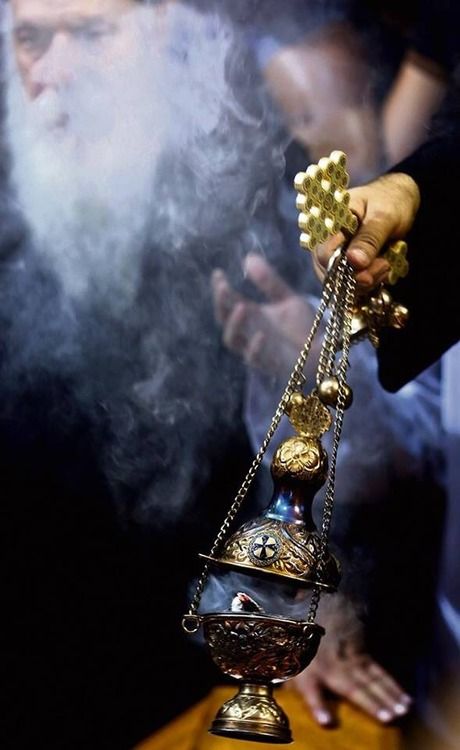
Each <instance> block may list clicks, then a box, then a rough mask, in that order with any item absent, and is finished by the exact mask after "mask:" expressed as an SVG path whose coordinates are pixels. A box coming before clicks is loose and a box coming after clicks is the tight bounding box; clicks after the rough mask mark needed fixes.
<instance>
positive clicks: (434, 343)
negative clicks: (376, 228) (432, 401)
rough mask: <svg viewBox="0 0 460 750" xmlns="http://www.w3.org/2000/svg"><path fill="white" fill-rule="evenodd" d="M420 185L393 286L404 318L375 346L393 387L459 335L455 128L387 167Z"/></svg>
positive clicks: (459, 172) (459, 131) (385, 381)
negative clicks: (402, 270)
mask: <svg viewBox="0 0 460 750" xmlns="http://www.w3.org/2000/svg"><path fill="white" fill-rule="evenodd" d="M391 171H392V172H404V173H406V174H409V175H410V176H411V177H413V178H414V180H415V181H416V182H417V184H418V186H419V188H420V194H421V204H420V209H419V212H418V214H417V218H416V220H415V223H414V226H413V228H412V230H411V232H410V234H409V235H408V238H407V241H408V244H409V254H408V257H409V262H410V271H409V274H408V276H407V277H406V278H405V279H403V280H401V281H400V282H399V283H398V284H397V285H396V287H395V290H394V297H395V299H396V300H397V301H398V302H401V303H402V304H405V305H406V306H407V307H408V308H409V311H410V319H409V323H408V325H407V327H406V328H405V329H404V330H403V331H393V330H391V331H390V330H386V331H384V333H383V334H382V337H381V345H380V348H379V350H378V360H379V378H380V381H381V383H382V385H383V386H384V388H386V389H387V390H390V391H396V390H398V389H399V388H401V387H402V386H403V385H404V384H405V383H407V382H408V381H410V380H412V379H413V378H414V377H416V376H417V375H418V374H419V373H420V372H422V371H423V370H424V369H425V368H426V367H428V366H429V365H430V364H432V363H433V362H435V361H436V360H437V359H439V357H440V356H441V355H442V354H443V353H444V352H445V351H446V350H447V349H449V348H450V347H451V346H452V345H453V344H455V343H456V342H457V341H458V340H459V338H460V279H459V276H460V201H459V197H460V190H459V183H460V127H459V124H458V123H456V124H455V125H454V127H452V128H451V129H450V132H449V133H448V134H445V135H444V136H442V137H438V138H436V139H434V140H432V141H430V142H428V143H426V144H425V145H423V146H422V147H421V148H420V149H418V150H417V151H416V152H415V153H414V154H413V155H412V156H410V157H409V158H408V159H405V160H404V161H403V162H401V163H400V164H398V165H396V166H395V167H393V169H392V170H391Z"/></svg>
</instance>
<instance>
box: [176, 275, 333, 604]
mask: <svg viewBox="0 0 460 750" xmlns="http://www.w3.org/2000/svg"><path fill="white" fill-rule="evenodd" d="M340 275H341V274H340V263H339V262H336V263H335V264H334V265H333V266H332V268H331V269H330V271H329V273H328V275H327V276H326V279H325V282H324V287H323V293H322V295H321V301H320V304H319V307H318V310H317V313H316V315H315V318H314V320H313V324H312V327H311V330H310V333H309V335H308V338H307V340H306V341H305V344H304V346H303V348H302V350H301V352H300V355H299V357H298V359H297V362H296V363H295V365H294V368H293V370H292V372H291V375H290V377H289V380H288V383H287V386H286V388H285V390H284V393H283V395H282V396H281V400H280V402H279V404H278V406H277V408H276V411H275V414H274V416H273V418H272V421H271V423H270V426H269V428H268V430H267V434H266V435H265V438H264V440H263V443H262V445H261V447H260V448H259V451H258V453H257V454H256V456H255V458H254V460H253V462H252V464H251V466H250V468H249V471H248V473H247V474H246V476H245V478H244V480H243V483H242V485H241V487H240V489H239V490H238V492H237V494H236V496H235V499H234V500H233V503H232V505H231V506H230V509H229V511H228V513H227V515H226V516H225V519H224V521H223V523H222V526H221V527H220V530H219V533H218V534H217V536H216V538H215V540H214V543H213V545H212V547H211V551H210V553H209V557H215V555H216V554H217V552H218V550H219V549H220V546H221V544H222V542H223V541H224V539H225V537H226V535H227V533H228V531H229V529H230V526H231V524H232V522H233V521H234V519H235V516H236V515H237V513H238V511H239V509H240V507H241V505H242V503H243V500H244V499H245V497H246V495H247V493H248V491H249V488H250V486H251V484H252V481H253V479H254V477H255V475H256V473H257V470H258V468H259V466H260V464H261V463H262V461H263V458H264V455H265V453H266V451H267V448H268V446H269V445H270V442H271V440H272V438H273V435H274V434H275V432H276V430H277V428H278V425H279V423H280V422H281V419H282V417H283V416H284V414H285V409H286V406H287V404H288V403H289V399H290V398H291V396H292V394H293V393H294V391H296V390H298V389H299V388H300V387H301V386H302V384H303V383H304V381H305V376H304V369H305V364H306V361H307V358H308V355H309V353H310V350H311V345H312V343H313V339H314V338H315V336H316V333H317V331H318V328H319V326H320V324H321V321H322V319H323V317H324V313H325V311H326V309H327V308H328V306H329V304H330V302H331V299H332V297H333V296H334V295H335V296H336V297H337V290H336V286H337V278H338V276H340ZM209 568H210V563H209V562H207V563H205V565H204V567H203V571H202V574H201V576H200V578H199V580H198V583H197V585H196V589H195V593H194V596H193V599H192V601H191V603H190V607H189V611H188V615H187V616H188V617H193V616H195V615H196V613H197V612H198V607H199V606H200V601H201V597H202V595H203V591H204V587H205V586H206V581H207V580H208V576H209Z"/></svg>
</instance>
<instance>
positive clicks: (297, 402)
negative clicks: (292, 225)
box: [182, 151, 407, 744]
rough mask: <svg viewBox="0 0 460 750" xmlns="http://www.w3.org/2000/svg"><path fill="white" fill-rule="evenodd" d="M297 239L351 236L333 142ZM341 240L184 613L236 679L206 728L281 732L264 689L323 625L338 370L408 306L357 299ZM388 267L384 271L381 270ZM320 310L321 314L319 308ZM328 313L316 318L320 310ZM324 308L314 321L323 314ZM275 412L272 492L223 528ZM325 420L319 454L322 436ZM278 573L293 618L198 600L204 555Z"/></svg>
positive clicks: (379, 295) (353, 221)
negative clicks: (328, 445) (282, 429)
mask: <svg viewBox="0 0 460 750" xmlns="http://www.w3.org/2000/svg"><path fill="white" fill-rule="evenodd" d="M294 184H295V188H296V190H297V201H296V204H297V208H298V209H299V212H300V214H299V226H300V228H301V230H302V234H301V235H300V244H301V245H302V246H303V247H305V248H307V249H313V248H314V247H315V246H316V244H317V243H320V242H324V241H325V240H327V239H328V237H330V236H332V235H335V234H337V233H338V232H340V231H342V232H343V233H344V235H345V237H348V238H350V237H351V236H352V235H353V234H354V233H355V232H356V231H357V229H358V220H357V218H356V216H355V215H354V214H353V213H352V212H351V210H350V209H349V201H350V194H349V192H348V174H347V170H346V156H345V154H343V153H342V152H341V151H334V152H332V154H331V155H330V157H329V158H324V159H321V160H320V161H319V163H318V164H317V165H311V166H310V167H308V169H307V170H306V172H301V173H300V174H298V175H297V176H296V178H295V183H294ZM346 244H347V243H344V245H343V246H342V247H341V248H339V250H338V251H337V252H336V253H335V254H334V256H333V258H332V259H331V263H330V265H329V270H328V274H327V276H326V279H325V282H324V287H323V293H322V297H321V301H320V304H319V307H318V311H317V313H316V316H315V319H314V321H313V325H312V327H311V330H310V333H309V334H308V337H307V340H306V342H305V344H304V347H303V348H302V351H301V352H300V355H299V358H298V360H297V362H296V364H295V366H294V369H293V371H292V373H291V376H290V378H289V380H288V383H287V385H286V388H285V390H284V393H283V394H282V396H281V399H280V402H279V404H278V407H277V409H276V412H275V414H274V416H273V419H272V422H271V424H270V427H269V429H268V431H267V434H266V437H265V439H264V441H263V443H262V446H261V447H260V450H259V452H258V453H257V455H256V457H255V458H254V460H253V462H252V464H251V466H250V468H249V471H248V473H247V475H246V477H245V478H244V481H243V483H242V485H241V488H240V490H239V491H238V493H237V495H236V497H235V498H234V500H233V503H232V505H231V506H230V509H229V511H228V513H227V516H226V518H225V519H224V522H223V524H222V527H221V529H220V531H219V533H218V535H217V538H216V540H215V542H214V544H213V546H212V549H211V551H210V553H209V555H202V557H203V558H204V559H205V561H206V562H205V565H204V569H203V573H202V575H201V577H200V579H199V581H198V583H197V587H196V592H195V595H194V597H193V600H192V602H191V604H190V608H189V611H188V613H187V614H186V615H184V617H183V621H182V624H183V627H184V629H185V630H186V632H188V633H196V632H197V631H198V630H199V629H200V628H202V632H203V635H204V639H205V641H206V643H207V646H208V647H209V650H210V653H211V657H212V659H213V660H214V662H215V663H216V664H217V666H218V667H219V668H220V669H221V670H222V672H223V673H224V674H226V675H228V676H230V677H233V678H235V679H236V680H238V681H239V690H238V691H237V693H236V695H235V696H234V697H233V698H231V699H230V700H229V701H227V702H226V703H224V705H223V706H222V707H221V708H220V709H219V711H218V713H217V715H216V717H215V719H214V721H213V723H212V726H211V728H210V732H212V733H213V734H217V735H221V736H224V737H231V738H234V739H243V740H252V741H260V742H272V743H276V744H285V743H289V742H291V741H292V735H291V730H290V727H289V720H288V718H287V716H286V714H285V713H284V711H283V710H282V709H281V708H280V706H279V705H278V703H277V702H276V699H275V697H274V695H273V687H274V686H276V685H277V684H280V683H282V682H284V681H286V680H288V679H290V678H291V677H294V676H295V675H297V674H299V673H300V672H302V671H303V670H304V669H305V667H307V666H308V664H309V663H310V662H311V660H312V659H313V658H314V656H315V655H316V652H317V650H318V647H319V644H320V641H321V637H322V636H323V634H324V632H325V631H324V629H323V628H322V627H321V626H320V625H318V624H317V623H316V615H317V610H318V605H319V601H320V596H321V592H322V591H327V592H333V591H335V590H336V588H337V586H338V584H339V580H340V568H339V563H338V561H337V560H336V559H335V557H334V556H333V555H332V554H331V553H330V551H329V547H328V538H329V530H330V525H331V519H332V512H333V504H334V491H335V469H336V460H337V450H338V446H339V441H340V435H341V431H342V424H343V418H344V412H345V410H346V409H347V408H348V407H349V406H350V405H351V403H352V398H353V397H352V392H351V389H350V387H349V386H348V385H347V382H346V375H347V370H348V359H349V350H350V345H351V342H352V339H354V338H357V339H358V338H363V337H365V336H368V337H369V338H370V340H371V341H372V342H373V344H374V345H378V331H379V329H380V328H381V326H382V325H392V326H394V327H401V326H402V325H403V324H404V322H405V320H406V318H407V310H405V308H402V307H401V306H400V305H396V304H395V303H394V302H393V300H392V299H391V296H390V294H389V292H388V291H387V290H386V289H385V288H383V287H380V288H379V289H377V290H375V291H374V292H373V293H372V296H371V297H368V298H366V299H365V300H360V301H357V300H356V297H355V279H354V274H353V271H352V269H351V267H350V265H349V264H348V262H347V260H346V258H345V254H344V252H345V249H346ZM405 253H406V247H405V245H404V243H397V244H396V245H394V246H393V247H392V248H390V250H389V251H388V255H387V257H388V259H389V260H390V263H391V264H392V271H391V274H392V278H390V281H393V282H394V281H395V280H396V279H397V278H398V276H400V275H405V273H406V272H407V261H406V259H405ZM391 274H390V276H391ZM326 311H327V315H325V313H326ZM326 318H327V319H326ZM323 319H325V322H323ZM322 323H323V331H322V341H321V348H320V355H319V360H318V364H317V368H316V379H315V380H316V384H315V387H314V389H313V390H312V391H311V392H310V393H308V394H304V392H303V387H304V384H305V376H304V369H305V364H306V361H307V358H308V356H309V353H310V350H311V346H312V342H313V339H314V338H315V336H316V335H317V334H318V332H319V329H320V325H321V324H322ZM284 415H286V416H287V418H288V419H289V421H290V424H291V426H292V428H293V435H292V436H291V437H289V438H288V439H287V440H284V441H283V442H282V443H281V444H280V445H279V446H278V448H277V450H276V452H275V454H274V456H273V459H272V463H271V474H272V479H273V485H274V490H273V495H272V498H271V500H270V502H269V504H268V506H267V508H266V509H265V510H264V511H263V512H262V513H261V515H260V516H258V517H256V518H254V519H252V520H250V521H249V522H246V523H244V524H243V525H242V526H240V527H239V528H237V529H236V530H233V531H232V528H233V522H234V520H235V517H236V515H237V513H238V511H239V510H240V508H241V505H242V503H243V501H244V499H245V498H246V496H247V493H248V490H249V488H250V486H251V483H252V481H253V479H254V477H255V475H256V472H257V470H258V468H259V467H260V465H261V463H262V460H263V457H264V455H265V452H266V450H267V448H268V446H269V444H270V442H271V440H272V438H273V436H274V434H275V432H276V429H277V427H278V425H279V423H280V421H281V419H282V418H283V416H284ZM328 430H332V432H333V436H332V449H331V451H330V455H329V456H328V454H327V452H326V450H325V449H324V447H323V445H322V442H321V438H322V436H323V435H324V434H325V433H326V432H327V431H328ZM324 485H325V494H324V500H323V507H322V517H321V526H320V529H319V530H317V529H316V527H315V524H314V522H313V519H312V504H313V500H314V497H315V494H316V493H317V492H318V490H319V489H320V488H321V487H323V486H324ZM212 566H215V568H216V569H220V570H222V571H223V570H227V571H236V572H240V573H242V574H246V575H248V574H249V575H251V576H254V577H257V578H258V579H263V580H265V581H266V582H267V584H268V583H269V582H273V583H276V582H281V583H283V584H284V586H285V587H290V588H291V589H292V591H293V596H295V595H296V592H300V591H302V592H303V596H304V601H305V614H304V617H303V618H301V619H297V618H291V617H287V616H283V615H280V614H279V613H278V612H276V613H268V612H265V611H263V610H262V608H261V607H260V606H258V604H257V602H255V601H253V599H252V598H251V597H250V596H249V595H248V594H246V593H244V592H238V593H237V595H236V596H235V597H234V599H233V600H232V603H231V605H230V607H229V608H228V609H226V608H225V607H223V611H219V612H207V613H206V612H204V613H201V612H200V611H199V607H200V603H201V599H202V596H203V593H204V591H205V588H206V585H207V583H208V578H209V576H210V572H211V567H212Z"/></svg>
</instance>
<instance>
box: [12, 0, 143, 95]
mask: <svg viewBox="0 0 460 750" xmlns="http://www.w3.org/2000/svg"><path fill="white" fill-rule="evenodd" d="M135 6H136V3H135V2H134V0H12V9H13V41H14V50H15V55H16V60H17V65H18V69H19V72H20V74H21V78H22V81H23V84H24V87H25V89H26V92H27V94H28V95H29V97H30V98H31V99H36V98H37V97H39V96H40V95H41V94H42V93H43V92H45V91H46V90H47V89H54V90H56V91H58V90H60V89H61V88H62V87H65V86H66V85H67V84H68V83H70V82H72V81H73V80H75V79H76V78H77V77H78V75H79V73H80V68H83V70H85V74H86V75H87V74H88V60H91V64H92V65H95V66H97V67H98V68H100V67H102V69H103V68H104V67H106V68H107V67H109V68H110V67H111V66H112V65H113V64H114V63H116V62H117V61H119V60H120V59H123V58H124V57H125V56H126V55H129V54H130V51H131V45H132V43H133V39H132V37H131V36H130V35H129V34H128V33H127V29H126V25H125V24H123V17H124V15H125V14H126V13H127V12H128V11H129V10H132V9H133V7H135Z"/></svg>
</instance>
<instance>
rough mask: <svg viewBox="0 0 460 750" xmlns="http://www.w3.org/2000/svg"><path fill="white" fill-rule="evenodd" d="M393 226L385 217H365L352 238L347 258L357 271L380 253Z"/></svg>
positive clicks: (362, 269) (365, 266)
mask: <svg viewBox="0 0 460 750" xmlns="http://www.w3.org/2000/svg"><path fill="white" fill-rule="evenodd" d="M392 229H393V227H392V226H391V225H388V222H387V221H385V219H384V218H374V219H370V218H365V219H364V221H363V223H362V224H361V226H360V228H359V229H358V232H357V233H356V234H355V236H354V237H353V239H352V240H351V242H350V244H349V246H348V250H347V258H348V260H349V261H350V264H351V265H352V266H353V268H354V269H355V270H356V271H364V270H365V269H367V268H369V266H370V265H371V264H372V262H373V261H374V260H375V259H376V258H377V256H378V255H380V252H381V250H382V249H383V247H384V245H385V244H386V243H387V241H388V239H389V237H390V236H391V230H392Z"/></svg>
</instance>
